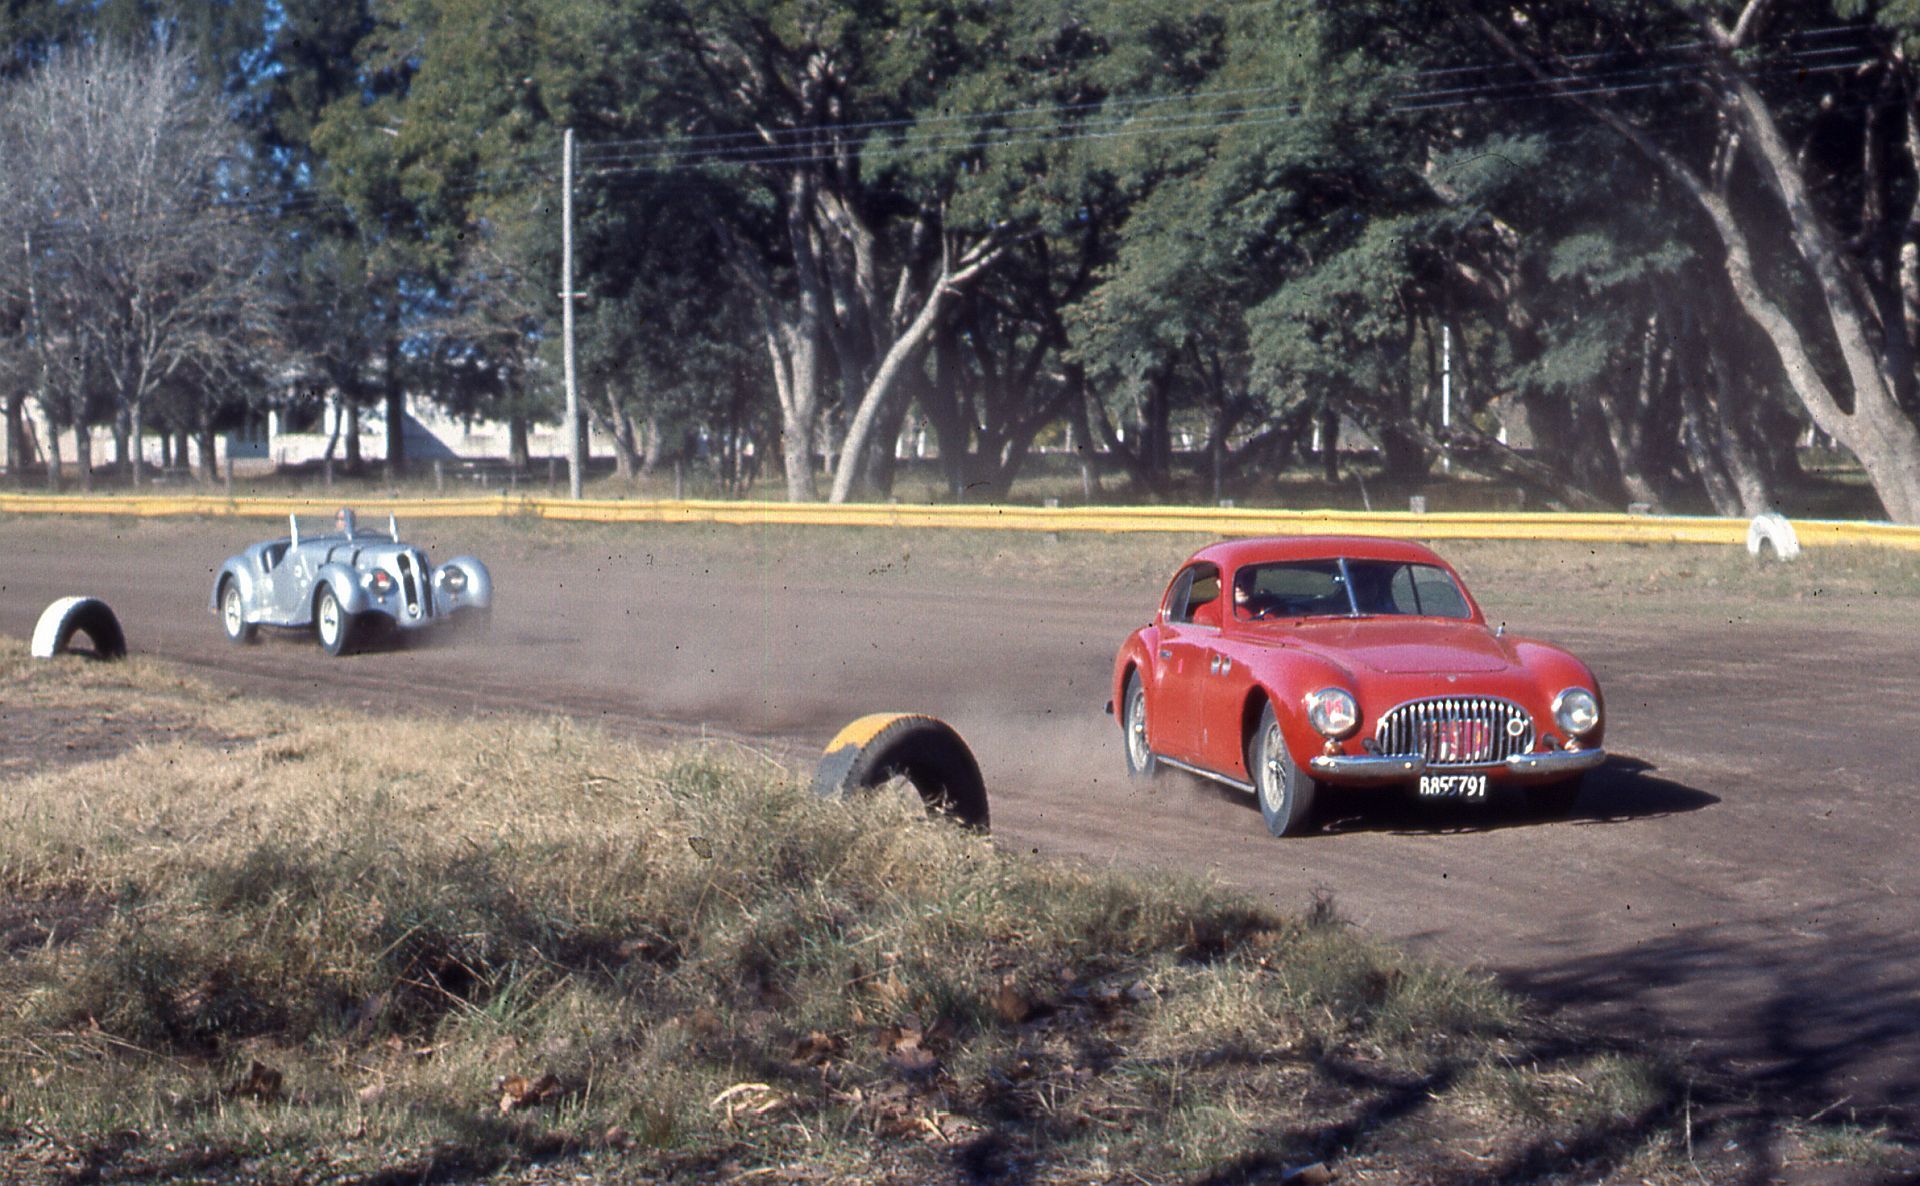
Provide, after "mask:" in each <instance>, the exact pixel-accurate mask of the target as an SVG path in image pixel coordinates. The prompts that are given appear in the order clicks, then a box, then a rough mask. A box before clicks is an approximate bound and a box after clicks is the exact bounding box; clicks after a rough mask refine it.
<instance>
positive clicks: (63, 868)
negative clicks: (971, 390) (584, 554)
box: [0, 640, 1858, 1182]
mask: <svg viewBox="0 0 1920 1186" xmlns="http://www.w3.org/2000/svg"><path fill="white" fill-rule="evenodd" d="M23 654H24V651H23V648H21V647H20V646H19V645H18V644H17V643H13V642H10V641H5V640H0V692H3V693H4V695H5V696H6V697H7V698H8V700H9V702H10V703H13V702H15V701H16V698H18V699H19V700H21V701H22V702H24V700H25V699H26V698H28V697H31V699H32V701H33V702H34V703H36V704H38V703H41V702H43V701H47V702H51V701H53V700H64V702H66V703H69V704H71V705H76V706H86V705H93V706H95V707H105V706H114V705H120V706H124V705H126V704H129V703H138V704H142V705H145V706H147V707H148V708H149V709H151V710H153V711H156V712H158V711H162V710H164V711H166V712H170V713H172V714H173V715H174V716H176V717H179V718H181V719H183V720H186V721H189V722H191V723H192V725H193V726H194V730H195V738H204V737H218V738H221V739H222V740H221V741H219V742H217V743H210V742H207V741H205V740H198V739H189V740H178V739H176V740H170V741H160V742H157V743H153V744H144V743H143V744H136V745H134V746H133V747H132V748H128V749H123V750H121V751H119V752H115V753H112V754H107V755H103V756H101V757H99V758H97V759H95V760H90V761H85V762H80V763H76V764H72V765H68V766H65V767H63V768H54V769H46V770H43V771H41V772H39V773H36V774H33V775H31V776H29V777H26V778H22V779H16V780H14V781H13V782H12V783H11V784H10V785H8V786H7V788H6V794H5V796H4V799H0V884H4V889H5V892H6V895H7V898H8V907H7V912H8V915H9V918H10V919H11V920H12V922H13V924H14V925H13V926H12V927H11V929H10V931H9V936H10V938H9V953H8V955H7V957H6V958H5V960H4V962H0V997H4V999H5V1000H6V1001H7V1002H8V1004H9V1007H8V1008H7V1009H6V1010H5V1011H4V1013H0V1130H4V1131H5V1132H6V1133H8V1134H10V1137H11V1140H10V1142H8V1143H7V1148H9V1149H11V1150H12V1151H13V1153H14V1154H15V1156H14V1158H13V1160H11V1161H8V1162H4V1163H0V1164H5V1165H8V1166H9V1167H10V1170H9V1172H10V1173H12V1174H13V1175H14V1176H19V1172H20V1168H21V1166H22V1165H24V1164H25V1162H24V1161H22V1160H21V1159H20V1154H21V1151H22V1150H42V1149H45V1148H51V1149H52V1150H54V1154H55V1156H54V1158H53V1160H54V1161H55V1162H56V1163H58V1165H60V1166H62V1167H65V1168H63V1169H61V1171H60V1172H61V1173H68V1172H70V1171H72V1170H73V1168H74V1167H76V1166H77V1167H81V1168H82V1169H85V1170H86V1172H91V1173H98V1172H101V1170H102V1167H108V1168H111V1169H114V1170H115V1172H127V1173H144V1174H150V1175H153V1176H158V1177H161V1178H166V1177H169V1176H179V1175H183V1174H189V1173H197V1174H202V1175H203V1176H207V1177H214V1178H219V1177H223V1176H225V1177H231V1178H236V1179H237V1178H249V1177H261V1178H272V1179H277V1180H283V1181H309V1180H354V1178H355V1176H356V1175H363V1176H371V1175H374V1174H377V1173H381V1172H385V1173H389V1174H400V1175H403V1176H404V1175H417V1174H422V1173H425V1172H426V1170H427V1168H428V1167H434V1168H435V1171H436V1172H451V1173H452V1176H453V1177H455V1178H456V1179H458V1178H460V1177H461V1176H462V1175H483V1174H492V1173H495V1172H504V1173H506V1174H507V1175H508V1177H511V1176H512V1175H513V1174H515V1173H523V1172H524V1173H532V1172H533V1171H530V1170H526V1169H525V1167H526V1166H528V1165H531V1164H534V1163H537V1162H539V1161H541V1160H543V1159H551V1158H554V1157H560V1158H565V1159H574V1161H575V1163H576V1165H577V1166H578V1167H579V1168H580V1172H589V1170H591V1172H595V1173H599V1172H617V1173H620V1174H632V1175H648V1176H662V1177H668V1178H676V1177H685V1178H688V1179H700V1180H708V1179H716V1178H717V1179H728V1178H741V1177H746V1176H748V1175H755V1177H754V1179H753V1180H756V1181H765V1180H774V1181H810V1180H823V1179H827V1178H832V1177H835V1176H840V1177H843V1178H852V1179H856V1180H861V1181H901V1182H905V1181H928V1180H983V1179H984V1180H1009V1181H1012V1180H1020V1181H1041V1182H1048V1181H1061V1182H1064V1181H1084V1180H1106V1179H1114V1178H1124V1179H1125V1180H1135V1179H1138V1180H1145V1181H1170V1180H1178V1179H1191V1178H1194V1177H1196V1176H1211V1177H1212V1179H1213V1180H1219V1181H1241V1180H1265V1179H1268V1178H1274V1177H1277V1176H1278V1175H1279V1174H1280V1173H1282V1172H1283V1171H1284V1170H1285V1169H1286V1168H1287V1167H1292V1166H1297V1165H1300V1164H1303V1163H1308V1162H1313V1161H1318V1160H1325V1161H1329V1162H1334V1163H1341V1164H1344V1165H1346V1166H1348V1167H1350V1168H1351V1170H1352V1171H1353V1174H1354V1176H1356V1177H1359V1176H1364V1175H1368V1174H1371V1175H1375V1176H1378V1177H1381V1178H1385V1179H1387V1180H1393V1179H1419V1180H1431V1179H1436V1178H1438V1179H1453V1180H1481V1179H1483V1178H1487V1177H1505V1178H1507V1179H1508V1180H1535V1179H1537V1178H1540V1177H1553V1176H1556V1175H1560V1176H1570V1177H1572V1178H1577V1179H1580V1180H1602V1179H1606V1178H1609V1177H1617V1176H1619V1175H1622V1174H1628V1173H1629V1172H1630V1173H1631V1174H1632V1175H1634V1176H1636V1177H1652V1178H1654V1179H1655V1180H1658V1179H1659V1178H1660V1177H1661V1176H1662V1174H1664V1173H1666V1172H1667V1171H1670V1170H1675V1168H1676V1167H1677V1166H1679V1165H1680V1164H1681V1162H1680V1161H1678V1160H1677V1159H1678V1157H1679V1154H1678V1153H1677V1152H1676V1150H1678V1149H1679V1148H1680V1145H1679V1143H1678V1140H1677V1137H1676V1130H1675V1124H1676V1119H1675V1118H1676V1114H1677V1111H1676V1110H1677V1109H1678V1108H1679V1107H1680V1101H1681V1098H1682V1096H1681V1091H1682V1088H1681V1087H1680V1086H1679V1082H1680V1080H1679V1078H1678V1076H1677V1075H1676V1074H1675V1073H1674V1072H1673V1070H1672V1068H1669V1067H1666V1066H1664V1065H1663V1064H1660V1063H1657V1062H1653V1061H1649V1060H1648V1059H1646V1058H1643V1057H1641V1056H1640V1055H1638V1054H1635V1053H1633V1052H1630V1051H1618V1050H1607V1049H1601V1048H1598V1047H1596V1046H1594V1045H1593V1044H1591V1043H1588V1042H1583V1041H1582V1040H1581V1039H1580V1037H1579V1035H1577V1034H1569V1033H1566V1032H1563V1031H1560V1030H1557V1029H1554V1028H1551V1027H1547V1026H1545V1025H1543V1024H1542V1023H1541V1022H1539V1021H1538V1020H1537V1019H1534V1018H1532V1017H1531V1016H1530V1015H1529V1014H1528V1012H1527V1011H1526V1009H1525V1008H1524V1007H1523V1006H1522V1005H1521V1004H1520V1003H1519V1002H1517V1001H1516V1000H1515V999H1513V998H1512V997H1510V996H1508V995H1506V994H1504V993H1502V992H1501V991H1499V990H1498V989H1497V988H1496V987H1495V986H1494V985H1492V984H1491V983H1490V982H1489V981H1488V980H1486V979H1485V978H1483V977H1479V976H1476V975H1469V974H1465V973H1461V972H1457V971H1451V970H1447V969H1444V968H1436V967H1433V966H1431V965H1426V964H1421V963H1417V962H1415V961H1413V960H1411V959H1409V958H1407V957H1405V956H1403V955H1401V954H1399V953H1397V952H1395V951H1392V950H1389V949H1386V948H1384V947H1381V946H1379V945H1376V944H1373V943H1370V942H1368V941H1366V940H1365V939H1363V938H1362V937H1360V936H1358V935H1356V934H1354V933H1353V932H1352V931H1351V929H1350V928H1348V927H1346V926H1344V925H1342V924H1341V923H1340V921H1339V920H1338V919H1337V917H1334V915H1333V913H1332V911H1331V910H1330V909H1328V908H1327V906H1326V904H1325V903H1321V904H1318V906H1317V907H1316V908H1315V909H1313V910H1310V911H1308V912H1307V914H1305V915H1303V916H1301V917H1285V916H1281V915H1278V914H1275V913H1273V912H1271V911H1270V910H1267V909H1265V908H1263V907H1260V906H1258V905H1256V904H1253V903H1250V902H1249V901H1248V900H1246V899H1244V898H1242V897H1240V896H1239V895H1237V894H1235V893H1232V892H1229V891H1227V890H1225V889H1223V888H1221V887H1219V886H1217V885H1215V884H1211V883H1208V882H1204V881H1189V880H1178V879H1168V878H1163V877H1151V878H1150V877H1146V876H1129V875H1124V874H1119V873H1113V872H1105V871H1090V870H1086V869H1081V868H1076V867H1070V866H1064V865H1058V864H1049V863H1041V862H1035V861H1029V860H1024V859H1019V858H1017V857H1015V856H1009V855H1007V854H1003V853H1001V852H998V851H996V850H995V849H994V847H993V846H992V844H991V842H990V841H988V840H986V839H983V838H981V837H978V836H974V835H971V834H967V833H963V832H961V831H959V830H957V829H953V828H950V827H947V826H945V825H942V824H939V823H935V822H930V821H929V820H927V819H926V818H925V816H924V815H923V814H922V812H921V810H920V809H919V807H918V804H917V802H916V801H915V800H914V799H913V797H912V796H911V795H910V794H881V795H879V796H877V797H875V798H872V799H869V800H865V801H862V802H857V803H838V802H824V801H821V800H817V799H815V798H813V797H811V796H810V795H809V794H808V793H807V792H806V791H805V789H804V788H803V786H802V785H801V783H800V781H799V780H798V779H797V778H796V777H795V776H794V774H793V772H790V771H787V770H784V769H781V768H779V767H778V766H776V765H774V764H772V763H771V762H769V761H768V760H766V759H764V758H762V757H760V756H758V755H756V754H754V753H751V752H747V751H736V750H723V749H713V748H709V749H701V750H689V751H679V752H670V753H661V752H650V751H645V750H641V749H638V748H636V747H634V746H632V745H630V744H626V743H623V742H620V741H616V740H614V739H611V738H608V737H606V736H603V735H601V734H599V733H596V732H593V731H591V730H586V729H581V728H579V727H576V726H575V725H573V724H571V723H569V722H567V721H565V720H526V721H520V722H515V723H508V724H498V723H490V724H486V725H475V724H468V723H463V722H459V721H452V720H404V719H381V720H375V719H370V718H367V717H364V716H361V715H357V714H353V713H349V712H344V711H327V710H315V709H311V708H298V709H296V708H292V707H288V706H282V705H274V704H257V703H253V702H251V701H247V702H240V701H234V700H229V699H228V698H227V697H226V696H225V695H224V694H223V693H221V692H220V691H218V690H217V689H214V688H210V687H208V686H206V685H204V684H200V683H197V682H195V681H193V680H190V679H186V678H182V677H180V676H178V675H177V674H175V673H173V672H171V671H169V670H168V669H167V668H165V667H164V666H162V665H160V664H157V663H148V662H135V663H130V664H122V665H97V664H88V663H84V662H80V661H61V662H56V663H50V664H43V663H32V662H29V661H27V660H25V659H24V657H23ZM1687 1090H1692V1089H1687ZM1856 1144H1858V1143H1857V1142H1856ZM1822 1149H1823V1150H1829V1151H1835V1150H1838V1146H1837V1145H1831V1143H1830V1144H1829V1146H1822ZM616 1166H617V1167H620V1168H619V1169H618V1170H617V1171H615V1170H614V1169H613V1168H612V1167H616ZM1490 1166H1492V1167H1496V1168H1499V1167H1504V1168H1502V1169H1501V1173H1500V1174H1489V1173H1487V1170H1488V1167H1490ZM87 1167H91V1168H90V1169H87ZM449 1167H452V1169H451V1171H449ZM516 1167H520V1168H516ZM1676 1172H1677V1171H1676ZM55 1176H57V1175H55Z"/></svg>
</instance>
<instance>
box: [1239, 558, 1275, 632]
mask: <svg viewBox="0 0 1920 1186" xmlns="http://www.w3.org/2000/svg"><path fill="white" fill-rule="evenodd" d="M1258 573H1259V570H1258V569H1253V568H1243V569H1241V570H1240V571H1239V572H1237V573H1234V574H1233V616H1234V617H1235V618H1236V619H1237V620H1239V621H1242V622H1254V621H1258V620H1260V619H1261V618H1264V617H1268V616H1269V615H1271V614H1273V613H1274V612H1275V611H1277V610H1278V609H1279V608H1280V599H1279V598H1277V597H1275V596H1274V595H1273V594H1271V593H1262V592H1259V591H1257V590H1255V588H1254V577H1255V576H1257V575H1258Z"/></svg>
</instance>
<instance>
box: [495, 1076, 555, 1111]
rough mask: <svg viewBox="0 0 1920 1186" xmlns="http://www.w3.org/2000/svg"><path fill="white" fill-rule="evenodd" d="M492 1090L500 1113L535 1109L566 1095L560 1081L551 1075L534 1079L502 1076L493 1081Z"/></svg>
mask: <svg viewBox="0 0 1920 1186" xmlns="http://www.w3.org/2000/svg"><path fill="white" fill-rule="evenodd" d="M493 1089H494V1091H495V1092H497V1093H498V1094H499V1096H500V1112H501V1114H502V1115H505V1114H506V1113H508V1112H517V1111H522V1110H524V1109H527V1108H537V1107H539V1106H540V1105H541V1104H548V1103H552V1102H553V1101H554V1100H557V1099H559V1098H560V1097H561V1096H562V1095H564V1094H566V1092H565V1089H563V1088H562V1087H561V1085H560V1080H559V1078H558V1077H556V1076H554V1075H553V1074H551V1073H549V1074H543V1075H541V1076H539V1077H538V1078H535V1079H529V1078H527V1077H526V1076H525V1075H503V1076H501V1077H500V1078H498V1079H495V1080H494V1081H493Z"/></svg>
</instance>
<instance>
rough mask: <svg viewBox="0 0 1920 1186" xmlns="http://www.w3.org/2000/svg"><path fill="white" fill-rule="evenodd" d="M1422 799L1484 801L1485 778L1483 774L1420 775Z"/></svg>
mask: <svg viewBox="0 0 1920 1186" xmlns="http://www.w3.org/2000/svg"><path fill="white" fill-rule="evenodd" d="M1420 797H1421V798H1422V799H1484V798H1486V797H1487V776H1486V775H1484V774H1422V775H1421V776H1420Z"/></svg>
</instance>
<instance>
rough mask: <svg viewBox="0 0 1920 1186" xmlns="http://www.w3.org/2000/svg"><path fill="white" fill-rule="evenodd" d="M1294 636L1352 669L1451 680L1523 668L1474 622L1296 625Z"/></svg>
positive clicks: (1378, 621) (1362, 620) (1372, 621)
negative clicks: (1453, 676) (1458, 674)
mask: <svg viewBox="0 0 1920 1186" xmlns="http://www.w3.org/2000/svg"><path fill="white" fill-rule="evenodd" d="M1288 634H1289V636H1290V637H1289V639H1288V641H1290V642H1293V643H1295V644H1297V645H1298V646H1300V647H1302V648H1303V649H1305V650H1309V651H1313V652H1315V653H1316V654H1320V655H1323V656H1325V657H1326V658H1327V659H1329V660H1331V661H1333V662H1334V663H1338V664H1340V665H1341V666H1344V667H1347V668H1349V669H1361V670H1366V671H1382V672H1393V673H1416V672H1432V673H1434V674H1436V675H1445V674H1448V673H1452V672H1468V671H1509V670H1513V669H1517V668H1518V667H1519V666H1520V664H1519V663H1518V662H1517V661H1516V660H1515V659H1514V656H1513V652H1512V651H1510V650H1509V649H1508V648H1507V645H1506V642H1505V641H1504V640H1502V639H1499V638H1495V637H1494V634H1493V631H1491V630H1488V629H1487V628H1486V627H1485V626H1481V625H1478V624H1476V623H1473V622H1445V621H1436V620H1434V619H1432V618H1332V619H1320V620H1310V621H1305V622H1300V623H1297V624H1294V625H1293V628H1292V629H1291V630H1289V631H1288Z"/></svg>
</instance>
